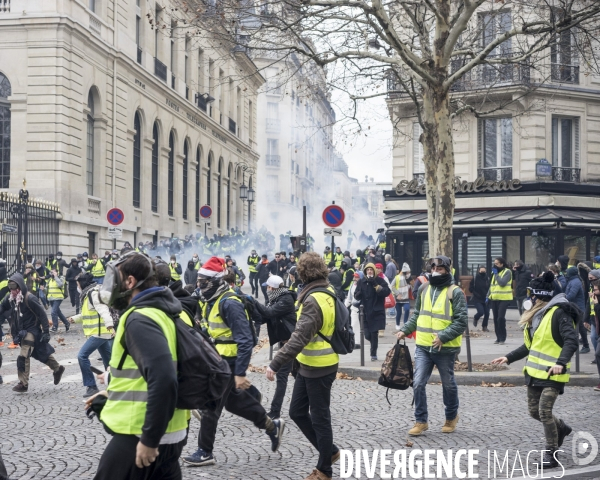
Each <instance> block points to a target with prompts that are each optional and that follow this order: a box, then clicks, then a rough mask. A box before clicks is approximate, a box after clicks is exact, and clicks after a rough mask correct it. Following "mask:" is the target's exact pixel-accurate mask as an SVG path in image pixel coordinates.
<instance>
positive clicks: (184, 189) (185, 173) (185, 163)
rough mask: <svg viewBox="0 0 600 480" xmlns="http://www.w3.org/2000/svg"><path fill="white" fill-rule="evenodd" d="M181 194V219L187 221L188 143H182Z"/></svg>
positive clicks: (185, 141)
mask: <svg viewBox="0 0 600 480" xmlns="http://www.w3.org/2000/svg"><path fill="white" fill-rule="evenodd" d="M181 194H182V198H181V200H182V202H183V204H182V210H181V212H182V215H183V219H184V220H187V217H188V142H187V140H184V142H183V187H182V188H181Z"/></svg>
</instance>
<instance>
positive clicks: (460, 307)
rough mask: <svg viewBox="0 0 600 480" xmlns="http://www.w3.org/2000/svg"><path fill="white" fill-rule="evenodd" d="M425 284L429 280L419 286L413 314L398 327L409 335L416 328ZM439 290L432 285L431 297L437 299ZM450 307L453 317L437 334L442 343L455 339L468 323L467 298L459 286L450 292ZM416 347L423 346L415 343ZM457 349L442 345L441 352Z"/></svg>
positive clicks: (427, 283) (462, 332)
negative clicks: (404, 323)
mask: <svg viewBox="0 0 600 480" xmlns="http://www.w3.org/2000/svg"><path fill="white" fill-rule="evenodd" d="M427 285H429V282H426V283H424V284H423V285H421V286H420V287H419V292H418V294H417V299H416V300H415V309H414V310H413V314H412V316H411V317H410V320H409V321H408V323H407V324H406V325H404V326H403V327H402V328H401V329H400V331H402V332H404V333H405V334H406V335H410V334H411V333H413V332H415V331H416V330H417V318H419V312H420V311H421V293H422V292H423V290H425V288H426V287H427ZM447 286H450V284H448V285H447ZM442 288H443V287H442ZM440 290H441V288H440V287H437V288H436V287H433V286H432V289H431V294H432V295H433V299H437V296H438V295H439V293H440ZM452 309H453V311H454V318H453V320H452V323H451V324H450V325H448V327H447V328H446V329H445V330H443V331H442V332H440V334H439V337H440V340H441V341H442V342H443V343H446V342H449V341H450V340H453V339H455V338H456V337H458V336H459V335H462V334H464V333H465V330H466V329H467V325H468V323H469V311H468V309H467V299H466V298H465V294H464V293H463V292H462V290H461V289H460V288H456V289H454V292H453V293H452ZM417 348H424V347H420V346H418V345H417ZM426 350H428V349H426ZM428 351H429V350H428ZM459 351H460V348H458V347H442V350H441V353H458V352H459Z"/></svg>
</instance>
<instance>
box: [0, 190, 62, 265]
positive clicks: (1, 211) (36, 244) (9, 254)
mask: <svg viewBox="0 0 600 480" xmlns="http://www.w3.org/2000/svg"><path fill="white" fill-rule="evenodd" d="M59 213H60V208H59V206H58V204H56V203H52V202H47V201H44V200H40V199H35V198H30V197H29V192H28V191H27V190H25V189H23V190H21V191H20V192H19V194H18V195H16V194H13V193H8V192H0V220H1V221H2V224H3V225H7V227H3V228H2V257H3V258H5V259H6V267H7V271H8V274H9V275H11V274H12V273H14V272H16V271H22V270H23V267H24V265H25V264H26V263H27V262H28V257H29V256H31V257H32V258H36V259H37V258H42V259H45V258H46V257H47V256H48V255H49V254H50V253H56V251H57V250H58V225H59V218H58V215H59ZM8 231H14V232H15V233H9V232H8Z"/></svg>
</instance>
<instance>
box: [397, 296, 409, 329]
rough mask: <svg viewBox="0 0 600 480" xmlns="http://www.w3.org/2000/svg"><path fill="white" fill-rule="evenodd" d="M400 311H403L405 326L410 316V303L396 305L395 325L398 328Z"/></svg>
mask: <svg viewBox="0 0 600 480" xmlns="http://www.w3.org/2000/svg"><path fill="white" fill-rule="evenodd" d="M402 310H404V324H405V325H406V322H408V316H409V314H410V303H409V302H406V303H396V325H398V326H400V319H401V318H402Z"/></svg>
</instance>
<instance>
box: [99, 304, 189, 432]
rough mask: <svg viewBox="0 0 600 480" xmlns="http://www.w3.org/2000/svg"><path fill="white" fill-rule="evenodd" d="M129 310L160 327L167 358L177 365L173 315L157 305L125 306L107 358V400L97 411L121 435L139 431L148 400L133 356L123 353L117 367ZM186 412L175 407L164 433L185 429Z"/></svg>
mask: <svg viewBox="0 0 600 480" xmlns="http://www.w3.org/2000/svg"><path fill="white" fill-rule="evenodd" d="M133 311H137V313H140V314H142V315H144V316H145V317H147V318H149V319H151V320H153V321H154V322H156V324H157V325H158V326H159V327H160V328H161V330H162V331H163V334H164V335H165V338H166V339H167V342H168V343H169V350H170V352H171V360H172V361H173V365H174V366H175V368H177V333H176V331H175V322H174V321H173V319H172V318H171V317H169V316H168V315H167V314H166V313H164V312H162V311H160V310H159V309H157V308H137V309H136V308H130V309H129V310H127V311H126V312H125V313H124V314H123V315H122V316H121V321H120V322H119V326H118V328H117V335H116V337H115V342H114V345H113V350H112V355H111V359H110V383H109V384H108V389H107V390H108V400H107V401H106V405H104V408H103V409H102V413H101V414H100V419H101V420H102V422H103V423H104V424H105V425H106V426H107V427H108V428H110V429H111V430H112V431H113V432H115V433H120V434H122V435H141V434H142V428H143V426H144V422H145V421H146V406H147V403H148V384H147V383H146V380H144V377H143V376H142V373H141V372H140V370H139V369H138V366H137V365H136V363H135V361H134V360H133V358H131V356H129V355H126V357H125V361H124V362H123V368H122V369H121V370H118V369H117V367H118V366H119V363H120V362H121V358H122V356H123V353H124V349H123V345H122V341H123V336H124V335H125V325H126V322H127V317H128V316H129V314H130V313H131V312H133ZM188 416H189V412H188V411H187V410H180V409H177V408H176V409H175V412H174V413H173V417H171V420H170V422H169V424H168V425H167V430H166V432H165V433H172V432H178V431H181V430H185V429H186V428H187V426H188Z"/></svg>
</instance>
